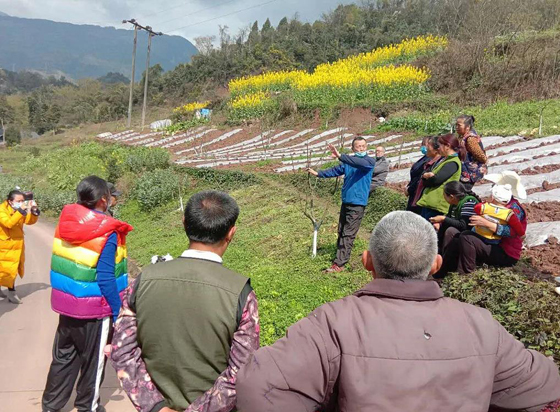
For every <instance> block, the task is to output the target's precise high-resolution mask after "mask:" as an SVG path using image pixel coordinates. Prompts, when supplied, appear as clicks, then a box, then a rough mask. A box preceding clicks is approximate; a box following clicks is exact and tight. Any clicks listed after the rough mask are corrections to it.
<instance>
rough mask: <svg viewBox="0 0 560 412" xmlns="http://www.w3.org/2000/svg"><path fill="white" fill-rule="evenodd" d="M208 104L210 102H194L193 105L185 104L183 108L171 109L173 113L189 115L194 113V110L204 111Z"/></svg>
mask: <svg viewBox="0 0 560 412" xmlns="http://www.w3.org/2000/svg"><path fill="white" fill-rule="evenodd" d="M209 104H210V102H202V103H199V102H194V103H189V104H186V105H184V106H179V107H176V108H175V109H173V112H174V113H189V112H194V111H196V110H200V109H205V108H206V107H207V106H208V105H209Z"/></svg>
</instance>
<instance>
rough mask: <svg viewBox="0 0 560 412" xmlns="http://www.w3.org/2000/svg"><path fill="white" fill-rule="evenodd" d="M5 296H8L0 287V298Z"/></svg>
mask: <svg viewBox="0 0 560 412" xmlns="http://www.w3.org/2000/svg"><path fill="white" fill-rule="evenodd" d="M7 297H8V296H7V295H6V294H5V293H4V292H2V289H0V298H2V299H3V298H7Z"/></svg>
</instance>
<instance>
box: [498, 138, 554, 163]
mask: <svg viewBox="0 0 560 412" xmlns="http://www.w3.org/2000/svg"><path fill="white" fill-rule="evenodd" d="M552 153H560V143H556V144H550V145H547V146H541V147H536V148H534V149H525V150H523V151H522V152H515V153H509V154H505V155H502V156H496V157H492V158H491V160H490V165H492V164H493V163H495V164H502V163H504V162H510V163H517V162H522V161H524V160H530V159H532V158H534V157H536V156H548V155H550V154H552Z"/></svg>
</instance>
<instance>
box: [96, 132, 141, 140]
mask: <svg viewBox="0 0 560 412" xmlns="http://www.w3.org/2000/svg"><path fill="white" fill-rule="evenodd" d="M131 133H134V130H125V131H124V132H120V133H116V134H113V133H110V132H109V133H108V134H107V133H102V135H104V136H106V137H105V138H107V139H111V140H115V139H118V138H119V137H121V136H125V135H128V134H131ZM102 135H98V136H97V137H102Z"/></svg>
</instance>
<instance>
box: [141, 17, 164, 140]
mask: <svg viewBox="0 0 560 412" xmlns="http://www.w3.org/2000/svg"><path fill="white" fill-rule="evenodd" d="M146 30H147V31H148V56H147V57H146V76H145V77H144V102H143V105H142V130H144V122H145V120H146V106H147V105H148V75H149V73H150V52H151V51H152V37H154V36H161V35H162V34H163V33H155V32H153V31H152V28H151V27H150V26H147V27H146Z"/></svg>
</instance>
